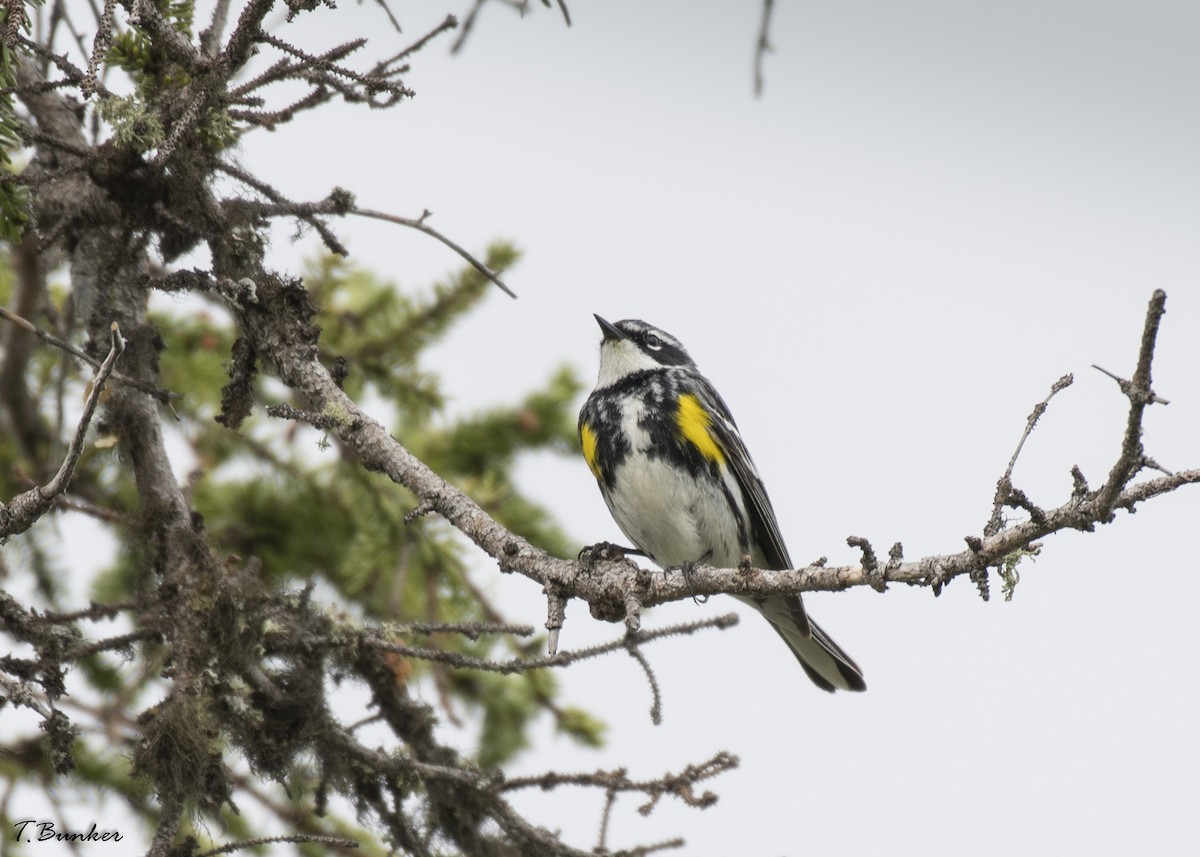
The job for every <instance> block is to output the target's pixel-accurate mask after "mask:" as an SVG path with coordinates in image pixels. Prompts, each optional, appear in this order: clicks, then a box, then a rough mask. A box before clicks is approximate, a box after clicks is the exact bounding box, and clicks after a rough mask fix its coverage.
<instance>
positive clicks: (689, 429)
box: [675, 393, 725, 464]
mask: <svg viewBox="0 0 1200 857" xmlns="http://www.w3.org/2000/svg"><path fill="white" fill-rule="evenodd" d="M675 418H676V419H677V420H678V422H679V432H680V434H682V435H683V436H684V438H685V439H687V441H688V442H689V443H691V444H692V446H694V447H696V449H698V450H700V454H701V455H703V456H704V457H705V458H707V459H708V460H709V461H715V462H717V463H718V464H722V463H724V461H725V452H724V451H723V450H722V449H721V446H720V444H718V443H717V440H716V438H714V437H713V434H712V431H711V429H710V427H711V426H712V415H711V414H709V413H708V411H706V410H704V406H703V405H701V404H700V400H699V399H697V398H696V397H695V396H693V395H692V394H691V393H684V394H683V395H682V396H680V397H679V412H678V413H677V414H676V417H675Z"/></svg>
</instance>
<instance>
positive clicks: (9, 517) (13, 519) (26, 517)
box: [0, 321, 125, 539]
mask: <svg viewBox="0 0 1200 857" xmlns="http://www.w3.org/2000/svg"><path fill="white" fill-rule="evenodd" d="M111 331H112V347H111V348H110V349H109V351H108V356H107V357H105V358H104V362H103V363H102V364H100V368H99V369H98V370H97V371H96V376H95V377H94V378H93V379H92V389H91V391H90V392H89V394H88V397H87V401H86V402H85V403H84V406H83V416H82V417H80V419H79V425H78V427H77V428H76V429H75V434H74V435H73V436H72V437H71V443H70V444H69V445H68V447H67V454H66V456H65V457H64V458H63V462H62V466H60V467H59V468H58V472H57V473H56V474H55V475H54V478H53V479H51V480H50V481H49V482H48V483H47V484H46V485H45V486H38V487H35V488H30V489H29V490H28V491H25V492H24V493H22V494H18V495H17V496H16V497H14V498H13V499H12V501H11V502H9V503H7V504H3V503H0V539H4V538H7V537H8V536H11V535H15V534H17V533H23V532H25V531H26V530H27V529H29V528H30V527H31V526H32V525H33V523H34V521H36V520H37V519H38V518H40V517H41V516H42V515H44V514H46V512H47V511H49V509H50V507H51V506H53V505H54V501H55V498H57V497H58V495H59V494H61V493H62V492H63V491H65V490H66V488H67V485H69V484H70V482H71V476H72V475H74V473H75V465H76V463H77V462H78V461H79V456H80V455H82V454H83V440H84V437H85V436H86V435H87V430H88V426H89V425H90V424H91V422H92V415H93V414H94V413H95V412H96V407H97V406H98V405H99V404H100V396H101V394H102V393H103V392H104V385H105V383H106V382H107V381H108V377H109V375H111V374H112V371H113V366H114V365H116V362H117V358H118V357H120V356H121V353H122V352H123V351H124V350H125V338H124V337H122V336H121V330H120V328H119V327H117V323H116V322H115V321H114V322H113V323H112V329H111Z"/></svg>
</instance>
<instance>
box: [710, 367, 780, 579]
mask: <svg viewBox="0 0 1200 857" xmlns="http://www.w3.org/2000/svg"><path fill="white" fill-rule="evenodd" d="M700 387H701V390H702V391H703V398H704V405H705V407H706V409H707V410H708V411H709V413H710V415H711V417H712V424H711V426H710V428H711V431H712V433H713V436H714V438H715V439H716V441H717V443H718V444H720V445H721V447H722V448H723V449H724V450H725V452H726V455H725V460H726V461H727V462H728V464H729V469H730V470H731V471H732V472H733V475H734V478H735V479H737V483H738V485H739V486H740V487H741V489H742V496H743V497H745V498H746V509H747V512H748V513H749V515H750V526H751V533H752V534H753V536H754V542H755V544H757V545H758V546H759V548H761V550H762V552H763V555H764V558H765V559H766V561H767V564H768V567H770V568H773V569H785V568H791V567H792V561H791V559H790V558H789V557H788V552H787V547H785V546H784V544H783V536H782V535H781V534H780V532H779V522H778V521H776V520H775V510H774V509H773V508H771V501H770V499H768V497H767V489H766V488H764V487H763V482H762V478H761V477H760V476H759V475H758V469H757V468H756V467H755V466H754V462H753V460H751V458H750V453H749V452H748V451H747V450H746V444H745V443H744V442H743V441H742V435H741V433H740V432H739V431H738V428H737V424H736V423H735V422H734V421H733V415H732V414H731V413H730V412H729V407H728V406H727V405H726V404H725V402H724V400H723V399H722V398H721V396H720V394H718V393H717V391H716V390H714V389H713V387H712V385H711V384H709V383H708V382H707V381H704V380H701V381H700Z"/></svg>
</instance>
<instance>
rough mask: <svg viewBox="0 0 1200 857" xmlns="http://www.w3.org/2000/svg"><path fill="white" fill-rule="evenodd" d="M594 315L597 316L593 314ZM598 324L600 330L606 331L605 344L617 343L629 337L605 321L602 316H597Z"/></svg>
mask: <svg viewBox="0 0 1200 857" xmlns="http://www.w3.org/2000/svg"><path fill="white" fill-rule="evenodd" d="M592 315H596V314H595V313H592ZM596 323H597V324H599V325H600V329H601V330H603V331H604V342H617V341H619V340H622V339H628V337H627V336H626V335H625V334H624V333H622V332H621V331H620V329H619V328H618V327H617V326H616V325H615V324H613V323H612V322H608V321H605V320H604V319H602V318H601V317H600V316H598V315H596Z"/></svg>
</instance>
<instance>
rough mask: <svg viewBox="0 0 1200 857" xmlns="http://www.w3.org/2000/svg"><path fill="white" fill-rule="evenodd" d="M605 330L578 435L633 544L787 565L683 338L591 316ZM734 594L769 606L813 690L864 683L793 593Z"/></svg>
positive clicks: (704, 558)
mask: <svg viewBox="0 0 1200 857" xmlns="http://www.w3.org/2000/svg"><path fill="white" fill-rule="evenodd" d="M595 318H596V322H597V323H598V324H599V325H600V330H601V331H602V333H603V338H602V340H601V342H600V368H599V372H598V374H597V378H596V387H595V389H593V390H592V392H591V394H590V395H589V396H588V398H587V400H586V401H585V402H584V404H583V407H582V409H581V410H580V412H579V426H578V431H579V442H580V446H581V447H582V448H583V455H584V459H585V461H586V462H587V465H588V467H589V468H590V470H591V472H592V475H593V476H595V478H596V482H597V484H598V485H599V487H600V493H601V494H602V495H603V496H604V502H605V503H606V504H607V506H608V510H609V512H611V513H612V516H613V519H614V520H615V521H616V523H617V526H618V527H620V529H621V531H622V532H623V533H624V534H625V536H626V537H627V538H628V539H630V540H631V541H632V542H633V544H634V545H635V547H636V552H637V553H642V554H644V555H645V556H647V557H649V558H650V559H651V560H652V561H653V562H654V563H655V564H657V565H659V566H661V567H662V568H664V569H668V568H677V567H682V568H683V569H684V570H685V572H687V571H688V570H690V568H692V567H693V566H694V565H695V564H697V563H701V562H703V563H707V564H711V565H713V566H716V567H718V568H735V567H737V566H739V565H740V564H741V563H742V558H743V557H744V556H749V557H750V560H751V561H752V563H753V564H754V566H755V567H757V568H764V569H789V568H792V567H793V566H792V562H791V559H790V558H789V556H788V551H787V547H786V546H785V545H784V543H783V536H782V535H781V534H780V531H779V523H778V521H777V520H776V518H775V510H774V509H773V508H772V506H771V501H770V499H769V498H768V497H767V491H766V488H765V487H764V486H763V481H762V478H761V477H760V476H759V474H758V470H757V468H756V467H755V466H754V462H753V461H752V460H751V458H750V453H749V452H748V451H747V450H746V444H745V443H744V442H743V440H742V435H741V432H739V431H738V427H737V424H736V423H735V422H734V419H733V415H732V414H731V413H730V411H729V408H728V406H727V405H726V404H725V401H724V400H723V399H722V398H721V396H720V395H719V394H718V393H717V391H716V389H715V388H714V387H713V385H712V384H711V383H710V382H709V380H708V379H707V378H706V377H704V375H703V374H702V373H701V372H700V370H699V369H698V368H697V366H696V363H695V361H693V360H692V358H691V357H690V356H689V355H688V352H687V350H686V349H685V348H684V346H683V343H681V342H680V341H679V340H678V339H676V338H675V337H674V336H672V335H671V334H669V333H667V332H666V331H664V330H661V329H659V328H657V327H654V326H652V325H650V324H647V323H646V322H644V321H641V320H638V319H626V320H624V321H618V322H616V323H615V324H614V323H612V322H609V321H606V320H605V319H603V318H601V317H600V316H599V315H596V316H595ZM734 597H735V598H738V599H739V600H741V601H743V602H745V603H746V604H748V605H750V606H751V607H753V608H754V609H755V610H757V611H758V612H759V613H761V614H762V615H763V616H765V617H766V619H767V621H768V622H770V623H771V626H772V627H773V628H774V629H775V631H776V632H778V634H779V636H780V637H782V638H783V640H784V642H786V643H787V644H788V646H789V648H791V650H792V652H793V654H795V656H796V659H797V660H799V661H800V666H801V667H803V668H804V672H805V673H806V674H807V675H808V677H809V678H810V679H811V680H812V682H813V683H814V684H815V685H816V686H817V687H819V688H821V689H822V690H826V691H830V692H833V691H835V690H847V691H862V690H866V688H867V685H866V683H865V682H864V681H863V676H862V671H861V670H860V669H859V668H858V665H857V664H855V663H854V661H853V660H852V659H851V658H850V656H849V655H847V654H846V653H845V652H844V651H842V649H841V648H840V647H839V646H838V645H837V643H835V642H834V641H833V640H832V639H831V638H830V637H829V635H828V634H826V633H825V631H823V630H822V629H821V627H820V626H819V625H817V623H816V622H814V621H813V620H812V619H811V618H809V616H808V615H807V613H806V612H805V610H804V603H803V602H802V601H801V599H800V596H799V595H779V596H769V597H765V598H764V597H751V596H741V595H735V596H734Z"/></svg>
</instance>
